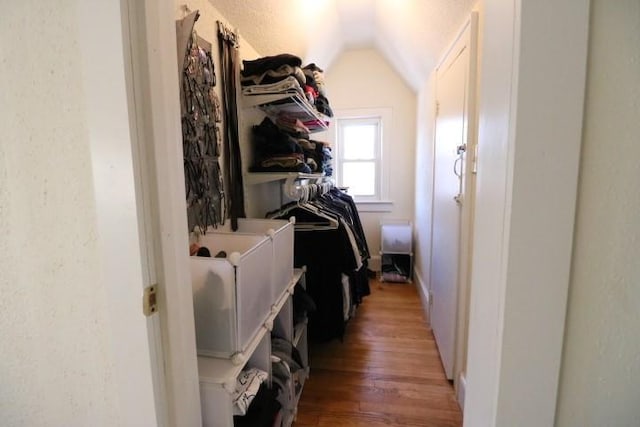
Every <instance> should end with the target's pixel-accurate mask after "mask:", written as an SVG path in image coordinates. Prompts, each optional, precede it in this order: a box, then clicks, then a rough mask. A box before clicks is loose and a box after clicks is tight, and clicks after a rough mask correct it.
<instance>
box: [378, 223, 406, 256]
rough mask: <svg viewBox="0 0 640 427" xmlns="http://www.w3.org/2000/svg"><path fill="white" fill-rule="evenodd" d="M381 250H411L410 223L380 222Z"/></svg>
mask: <svg viewBox="0 0 640 427" xmlns="http://www.w3.org/2000/svg"><path fill="white" fill-rule="evenodd" d="M380 234H381V236H380V237H381V241H382V242H381V243H382V244H381V252H383V253H398V254H409V253H411V252H412V250H411V224H410V223H405V224H382V226H381V229H380Z"/></svg>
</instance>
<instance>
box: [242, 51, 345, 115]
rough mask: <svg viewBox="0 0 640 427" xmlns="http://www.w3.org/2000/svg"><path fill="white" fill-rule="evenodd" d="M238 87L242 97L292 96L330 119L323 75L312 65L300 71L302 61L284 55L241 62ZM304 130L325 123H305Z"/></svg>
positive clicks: (331, 113)
mask: <svg viewBox="0 0 640 427" xmlns="http://www.w3.org/2000/svg"><path fill="white" fill-rule="evenodd" d="M242 64H243V70H242V71H241V79H240V83H241V85H242V93H243V94H244V95H267V94H282V93H290V94H296V95H298V96H300V97H301V98H303V99H306V100H307V101H308V102H309V104H311V105H313V106H315V108H316V110H317V111H318V112H320V113H322V114H324V115H325V116H327V117H333V111H331V107H330V106H329V100H328V99H327V93H326V90H325V85H324V74H323V71H322V69H320V68H319V67H318V66H317V65H315V64H309V65H307V66H305V67H304V68H301V67H302V60H301V59H300V58H299V57H297V56H295V55H291V54H288V53H283V54H280V55H276V56H265V57H263V58H258V59H255V60H252V61H242ZM303 124H304V125H306V126H308V127H317V126H320V125H324V124H325V123H317V120H316V121H313V120H312V121H309V122H308V123H303Z"/></svg>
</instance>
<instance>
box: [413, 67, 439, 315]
mask: <svg viewBox="0 0 640 427" xmlns="http://www.w3.org/2000/svg"><path fill="white" fill-rule="evenodd" d="M435 75H436V73H435V71H434V72H432V73H431V75H430V76H429V79H428V80H427V82H426V83H425V85H424V86H423V87H422V88H421V90H420V93H419V94H418V111H417V116H416V121H417V139H416V170H415V173H416V176H415V196H414V199H415V221H414V236H415V237H414V242H415V248H414V252H415V272H414V277H415V279H416V281H417V283H418V286H419V289H420V292H421V294H422V298H423V299H422V301H423V303H424V304H425V305H426V306H427V307H426V308H427V309H428V297H429V289H430V284H429V271H430V268H431V215H432V206H433V144H434V139H433V138H434V122H435V91H436V87H435V85H436V78H435ZM427 318H428V313H427Z"/></svg>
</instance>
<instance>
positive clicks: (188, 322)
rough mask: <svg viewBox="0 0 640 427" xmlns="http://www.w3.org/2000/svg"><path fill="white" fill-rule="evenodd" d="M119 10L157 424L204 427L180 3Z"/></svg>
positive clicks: (127, 3) (136, 4)
mask: <svg viewBox="0 0 640 427" xmlns="http://www.w3.org/2000/svg"><path fill="white" fill-rule="evenodd" d="M121 5H122V26H123V31H124V32H125V34H126V36H127V39H128V40H125V46H124V50H125V56H128V57H127V61H126V62H127V65H128V66H127V67H126V68H125V74H126V76H127V80H128V83H129V84H128V88H127V89H128V97H129V108H130V114H131V122H132V123H131V126H132V129H133V130H132V151H133V152H134V157H136V160H137V161H136V163H135V164H134V170H135V176H136V180H137V181H138V182H137V187H138V190H139V191H140V194H139V195H138V212H139V223H140V228H141V251H142V253H143V254H144V255H145V256H146V257H145V261H144V264H146V267H147V269H148V275H149V278H150V279H151V280H152V281H153V282H155V283H156V284H157V289H158V297H157V298H158V314H157V315H156V316H159V322H158V321H157V320H156V321H155V322H150V323H149V325H150V328H149V340H150V347H151V348H152V353H153V356H152V360H151V370H152V372H153V373H154V375H153V377H154V388H155V399H156V405H158V408H157V410H156V412H157V414H158V422H159V425H166V426H174V425H180V426H194V427H195V426H201V425H202V418H201V410H200V391H199V381H198V370H197V355H196V342H195V323H194V315H193V295H192V291H191V286H190V285H188V284H190V283H191V273H190V270H189V262H188V250H187V248H188V246H189V243H188V230H187V217H186V209H185V208H184V206H185V205H184V203H185V202H184V200H186V196H185V185H184V174H183V165H182V157H183V154H182V144H181V143H180V141H182V128H181V122H180V104H179V91H178V88H179V81H178V66H177V46H176V33H175V5H174V4H173V3H172V2H171V1H168V0H164V1H154V0H144V1H142V2H140V1H137V0H121ZM126 42H128V44H127V43H126ZM185 284H186V286H185Z"/></svg>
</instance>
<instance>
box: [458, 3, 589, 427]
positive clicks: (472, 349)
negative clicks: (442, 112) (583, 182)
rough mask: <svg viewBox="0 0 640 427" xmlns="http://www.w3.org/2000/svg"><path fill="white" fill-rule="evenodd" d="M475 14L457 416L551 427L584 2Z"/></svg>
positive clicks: (488, 8)
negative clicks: (468, 244)
mask: <svg viewBox="0 0 640 427" xmlns="http://www.w3.org/2000/svg"><path fill="white" fill-rule="evenodd" d="M482 7H483V9H484V11H483V20H482V21H483V22H481V27H482V28H484V31H482V38H483V43H482V61H481V66H482V71H481V73H480V74H481V80H480V84H479V93H480V102H479V107H478V108H479V110H478V111H479V126H478V174H477V178H476V179H477V186H476V212H475V215H474V221H475V223H474V251H473V269H472V274H471V297H470V311H469V316H470V317H469V354H468V362H467V390H466V393H467V398H466V402H465V408H464V420H465V426H479V427H480V426H483V427H484V426H516V425H517V426H522V427H528V426H531V427H534V426H550V425H553V424H554V421H555V411H556V404H557V396H558V383H559V374H560V368H561V362H562V350H563V343H564V325H565V315H566V309H567V293H568V288H569V280H570V274H571V259H572V250H573V247H572V246H573V229H574V223H575V205H576V198H577V183H578V171H579V163H580V146H581V142H582V124H583V109H584V94H585V82H586V65H587V46H588V34H589V1H588V0H568V1H566V2H561V3H558V2H556V1H554V0H540V1H537V2H526V1H523V0H512V1H507V2H505V1H492V0H487V1H486V2H484V3H483V4H482ZM552 70H553V72H552Z"/></svg>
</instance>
